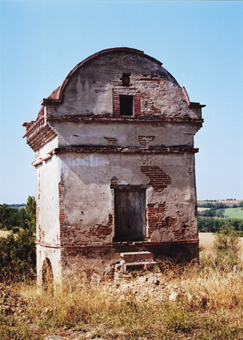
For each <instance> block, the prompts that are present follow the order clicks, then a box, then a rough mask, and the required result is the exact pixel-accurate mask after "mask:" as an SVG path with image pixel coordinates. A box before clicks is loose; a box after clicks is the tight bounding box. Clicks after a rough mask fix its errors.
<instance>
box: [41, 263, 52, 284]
mask: <svg viewBox="0 0 243 340" xmlns="http://www.w3.org/2000/svg"><path fill="white" fill-rule="evenodd" d="M42 286H43V288H44V290H46V291H47V290H52V289H53V271H52V266H51V261H50V260H49V259H48V258H45V260H44V262H43V265H42Z"/></svg>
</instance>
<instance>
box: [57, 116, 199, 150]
mask: <svg viewBox="0 0 243 340" xmlns="http://www.w3.org/2000/svg"><path fill="white" fill-rule="evenodd" d="M53 126H54V127H55V129H56V131H58V134H59V145H58V146H59V147H61V146H68V145H111V144H113V145H116V146H121V147H126V146H136V147H142V145H141V144H140V142H139V138H140V137H141V136H152V137H154V139H153V140H152V141H150V142H149V145H150V146H153V145H163V144H164V145H169V146H171V145H191V146H193V139H194V135H195V133H196V132H197V131H198V129H199V127H197V126H195V125H189V124H170V123H163V124H154V123H151V122H147V123H146V124H141V123H140V124H139V123H130V122H128V123H126V124H124V123H120V124H119V123H110V124H108V123H95V122H93V123H92V124H87V123H86V124H85V123H64V122H62V123H54V124H53ZM105 137H106V138H109V137H112V138H116V139H117V141H116V142H114V143H109V141H108V139H106V138H105Z"/></svg>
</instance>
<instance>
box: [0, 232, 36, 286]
mask: <svg viewBox="0 0 243 340" xmlns="http://www.w3.org/2000/svg"><path fill="white" fill-rule="evenodd" d="M35 263H36V251H35V238H34V236H33V234H32V232H31V231H30V230H22V231H20V232H19V233H18V234H17V235H13V233H11V234H9V235H8V236H7V237H6V238H3V237H1V238H0V280H1V281H4V280H5V281H9V280H12V281H22V280H26V279H27V280H28V279H33V278H34V276H35Z"/></svg>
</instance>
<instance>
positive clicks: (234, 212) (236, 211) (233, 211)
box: [224, 208, 243, 218]
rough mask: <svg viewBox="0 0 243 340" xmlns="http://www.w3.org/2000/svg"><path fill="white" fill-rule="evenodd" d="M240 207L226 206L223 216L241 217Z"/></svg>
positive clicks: (242, 212) (242, 216)
mask: <svg viewBox="0 0 243 340" xmlns="http://www.w3.org/2000/svg"><path fill="white" fill-rule="evenodd" d="M241 209H242V208H227V209H225V212H224V216H225V217H229V218H243V211H242V210H241Z"/></svg>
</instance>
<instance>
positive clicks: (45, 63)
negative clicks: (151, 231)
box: [0, 0, 243, 204]
mask: <svg viewBox="0 0 243 340" xmlns="http://www.w3.org/2000/svg"><path fill="white" fill-rule="evenodd" d="M110 47H132V48H137V49H140V50H143V51H144V52H145V53H146V54H149V55H151V56H152V57H154V58H156V59H158V60H160V61H161V62H162V63H163V66H164V67H165V68H166V69H167V70H168V71H169V72H170V73H172V74H173V76H174V77H175V78H176V79H177V81H178V82H179V84H180V85H181V86H185V87H186V89H187V92H188V94H189V97H190V99H191V101H195V102H200V103H202V104H206V105H207V106H206V108H204V109H203V117H204V120H205V123H204V126H203V128H202V129H201V130H200V131H199V132H198V133H197V135H196V138H195V147H199V150H200V151H199V153H198V154H196V178H197V194H198V199H221V198H236V199H243V2H241V1H222V2H221V1H215V2H213V1H202V2H200V1H185V2H184V1H170V2H169V1H168V2H167V1H87V2H86V1H72V0H69V1H61V0H59V1H54V0H48V1H44V0H43V1H40V0H35V1H21V0H18V1H11V0H7V1H4V0H0V204H1V203H7V204H11V203H23V202H26V199H27V197H28V195H35V173H34V172H35V171H34V167H33V166H32V165H31V162H32V161H33V160H34V152H33V151H32V150H31V148H30V147H29V146H28V145H27V144H26V142H25V140H24V139H23V138H22V136H23V135H24V132H25V129H24V128H23V127H22V123H23V122H26V121H27V122H29V121H31V120H35V119H36V116H37V113H38V111H39V108H40V101H41V100H42V98H45V97H47V96H48V95H49V94H50V93H51V92H52V91H53V90H54V89H56V88H57V87H58V86H59V85H60V84H61V83H62V81H63V79H64V78H65V77H66V75H67V74H68V73H69V71H70V70H71V69H72V68H73V67H74V66H75V65H76V64H77V63H79V62H80V61H82V60H83V59H84V58H86V57H88V56H89V55H91V54H93V53H95V52H97V51H100V50H102V49H105V48H110Z"/></svg>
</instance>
